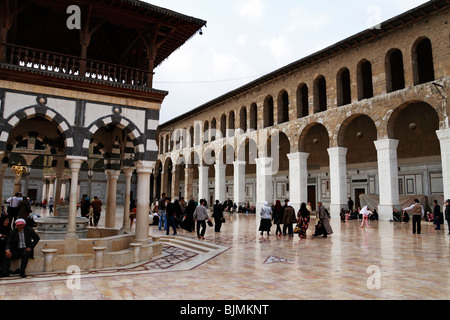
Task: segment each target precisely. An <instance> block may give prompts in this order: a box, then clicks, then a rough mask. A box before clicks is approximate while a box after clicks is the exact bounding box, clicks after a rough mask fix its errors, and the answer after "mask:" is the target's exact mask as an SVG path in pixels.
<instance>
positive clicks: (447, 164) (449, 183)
mask: <svg viewBox="0 0 450 320" xmlns="http://www.w3.org/2000/svg"><path fill="white" fill-rule="evenodd" d="M436 134H437V136H438V138H439V142H440V144H441V161H442V181H443V183H444V199H450V129H443V130H439V131H436Z"/></svg>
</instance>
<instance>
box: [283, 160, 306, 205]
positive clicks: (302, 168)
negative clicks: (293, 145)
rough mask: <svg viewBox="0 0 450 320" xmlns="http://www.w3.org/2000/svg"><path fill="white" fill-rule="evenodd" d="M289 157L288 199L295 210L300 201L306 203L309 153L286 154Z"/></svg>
mask: <svg viewBox="0 0 450 320" xmlns="http://www.w3.org/2000/svg"><path fill="white" fill-rule="evenodd" d="M287 157H288V159H289V199H290V200H291V203H292V206H293V207H294V209H295V210H296V211H298V210H299V209H300V205H301V204H302V202H304V203H308V157H309V153H304V152H298V153H291V154H288V155H287Z"/></svg>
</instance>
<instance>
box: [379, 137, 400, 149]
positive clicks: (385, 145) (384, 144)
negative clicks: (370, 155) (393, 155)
mask: <svg viewBox="0 0 450 320" xmlns="http://www.w3.org/2000/svg"><path fill="white" fill-rule="evenodd" d="M399 142H400V141H399V140H395V139H383V140H377V141H374V142H373V143H374V144H375V148H376V149H377V150H387V149H390V150H392V149H395V150H396V149H397V147H398V144H399Z"/></svg>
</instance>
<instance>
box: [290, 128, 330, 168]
mask: <svg viewBox="0 0 450 320" xmlns="http://www.w3.org/2000/svg"><path fill="white" fill-rule="evenodd" d="M298 146H299V152H305V153H309V156H308V169H310V170H319V169H320V168H321V167H328V166H329V163H330V161H329V156H328V151H327V150H328V148H330V147H331V141H330V134H329V132H328V129H327V128H326V127H325V126H324V125H323V124H321V123H318V122H313V123H310V124H309V125H307V126H306V127H305V128H304V129H303V131H302V132H301V134H300V137H299V142H298Z"/></svg>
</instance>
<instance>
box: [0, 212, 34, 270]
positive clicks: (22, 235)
mask: <svg viewBox="0 0 450 320" xmlns="http://www.w3.org/2000/svg"><path fill="white" fill-rule="evenodd" d="M39 240H40V238H39V236H38V235H37V234H36V232H34V230H33V229H32V228H30V227H27V226H26V222H25V220H23V219H17V221H16V228H15V229H14V230H11V232H10V233H9V236H8V240H7V242H6V245H5V260H4V265H3V275H2V277H7V276H9V273H10V271H9V268H10V265H11V260H12V259H21V262H20V269H18V270H16V272H15V273H19V274H20V276H21V277H22V278H25V277H26V275H25V269H26V267H27V264H28V259H29V258H32V257H33V249H34V247H35V246H36V245H37V244H38V242H39Z"/></svg>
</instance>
